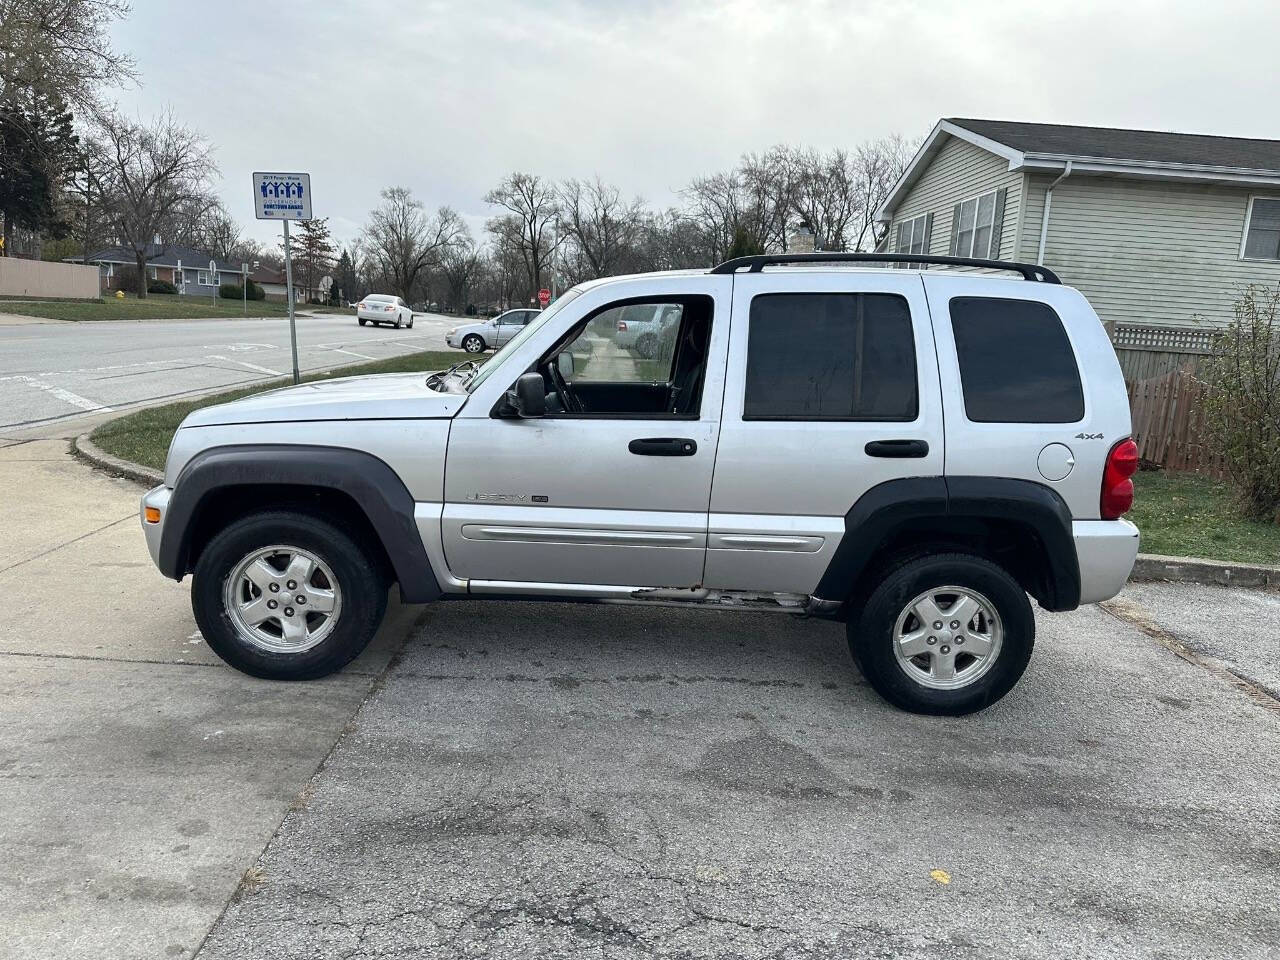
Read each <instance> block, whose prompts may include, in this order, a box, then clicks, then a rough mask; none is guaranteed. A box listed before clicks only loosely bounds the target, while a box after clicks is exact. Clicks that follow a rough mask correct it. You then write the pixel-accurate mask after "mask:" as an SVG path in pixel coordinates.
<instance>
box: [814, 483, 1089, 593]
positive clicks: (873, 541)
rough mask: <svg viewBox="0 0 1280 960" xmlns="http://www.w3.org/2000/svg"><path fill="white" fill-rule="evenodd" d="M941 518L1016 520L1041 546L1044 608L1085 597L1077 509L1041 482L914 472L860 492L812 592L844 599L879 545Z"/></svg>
mask: <svg viewBox="0 0 1280 960" xmlns="http://www.w3.org/2000/svg"><path fill="white" fill-rule="evenodd" d="M931 518H936V519H943V518H945V519H955V520H966V519H967V520H1001V521H1006V522H1007V521H1013V522H1015V523H1017V524H1020V525H1022V526H1025V527H1028V528H1030V530H1031V531H1032V532H1033V533H1034V534H1035V536H1036V539H1037V540H1038V541H1039V543H1040V545H1041V546H1042V547H1043V550H1044V555H1045V561H1046V570H1045V578H1044V580H1045V583H1044V596H1042V597H1038V598H1037V599H1039V601H1040V605H1041V606H1042V607H1044V608H1045V609H1046V610H1074V609H1075V608H1076V607H1077V606H1079V604H1080V564H1079V560H1078V558H1077V556H1076V547H1075V536H1074V533H1073V531H1072V526H1071V510H1070V509H1069V508H1068V507H1067V505H1066V503H1065V502H1064V501H1063V499H1062V497H1060V496H1059V495H1058V493H1057V492H1056V491H1054V490H1052V489H1050V488H1049V487H1047V486H1045V485H1044V484H1042V483H1036V482H1034V481H1031V480H1012V479H1009V478H1006V477H910V478H906V479H900V480H887V481H885V482H884V483H881V484H878V485H876V486H874V487H872V488H871V489H870V490H868V491H867V492H866V493H864V494H863V495H862V496H861V497H859V498H858V500H857V502H855V503H854V505H853V506H852V507H851V508H850V509H849V512H848V513H847V514H845V518H844V529H845V533H844V538H843V539H842V540H841V541H840V545H839V546H838V547H837V548H836V551H835V554H834V555H833V556H832V558H831V562H830V563H829V564H828V565H827V569H826V572H825V573H824V574H823V576H822V580H821V581H820V582H819V584H818V586H817V588H816V589H815V591H814V596H815V597H817V598H819V599H827V600H833V601H841V602H843V601H844V600H845V599H847V597H848V595H849V591H850V590H851V589H852V587H853V584H854V583H856V582H857V580H858V578H859V577H860V576H861V575H862V574H863V573H864V572H865V571H866V569H867V565H868V564H869V563H870V561H871V559H872V557H873V556H875V554H876V552H877V551H878V550H879V549H880V548H881V547H882V546H883V545H884V544H885V543H887V542H888V540H889V539H890V537H891V536H892V535H893V534H894V532H895V531H897V530H898V529H900V528H901V527H902V526H903V525H905V524H909V523H916V522H920V521H927V520H929V519H931Z"/></svg>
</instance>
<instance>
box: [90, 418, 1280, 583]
mask: <svg viewBox="0 0 1280 960" xmlns="http://www.w3.org/2000/svg"><path fill="white" fill-rule="evenodd" d="M71 452H72V453H73V454H74V455H75V456H77V457H79V458H80V459H81V460H84V461H86V462H88V463H91V464H92V465H93V466H95V467H100V468H102V469H103V470H107V471H110V472H111V473H114V474H116V475H117V476H121V477H127V478H128V479H130V480H132V481H134V482H135V483H140V484H142V485H143V486H147V487H154V486H156V485H157V484H160V483H163V482H164V474H163V473H161V472H160V471H159V470H152V469H151V468H150V467H144V466H142V464H140V463H131V462H130V461H128V460H122V459H120V458H119V457H113V456H112V455H111V454H109V453H107V452H106V451H105V450H103V449H101V448H100V447H98V446H97V445H96V444H94V443H93V441H91V440H90V439H89V435H88V434H87V433H82V434H80V436H78V437H76V438H75V439H74V440H72V441H71ZM1129 579H1130V580H1131V581H1134V582H1136V583H1150V582H1163V583H1204V584H1211V585H1214V586H1221V587H1253V588H1255V589H1262V590H1280V567H1269V566H1264V565H1263V564H1257V563H1230V562H1226V561H1222V560H1202V559H1200V558H1198V557H1164V556H1160V555H1159V554H1154V553H1140V554H1138V559H1137V560H1136V561H1135V562H1134V564H1133V572H1132V573H1130V574H1129Z"/></svg>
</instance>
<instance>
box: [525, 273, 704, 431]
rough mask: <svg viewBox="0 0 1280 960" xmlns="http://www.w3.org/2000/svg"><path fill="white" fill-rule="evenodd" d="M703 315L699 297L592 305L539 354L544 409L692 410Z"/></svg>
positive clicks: (575, 412) (697, 397)
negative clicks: (555, 344) (562, 338)
mask: <svg viewBox="0 0 1280 960" xmlns="http://www.w3.org/2000/svg"><path fill="white" fill-rule="evenodd" d="M711 314H712V300H711V298H710V297H706V296H680V297H673V298H671V299H665V298H656V299H644V300H628V301H624V302H620V303H617V304H611V305H609V306H607V307H605V308H603V309H602V310H598V311H596V312H595V313H594V314H593V315H592V316H591V317H589V318H588V319H587V320H586V321H584V323H582V324H581V325H579V327H578V328H577V329H575V330H574V331H573V332H571V333H570V334H569V337H568V340H567V341H563V342H562V344H563V345H562V346H560V347H558V348H557V349H556V350H555V351H553V353H552V355H551V356H549V357H547V358H544V365H543V367H544V369H545V370H546V377H547V379H548V380H549V381H550V382H549V389H550V392H551V393H552V394H553V395H554V396H551V397H548V401H549V403H550V409H551V410H552V411H553V413H552V415H557V414H559V415H567V416H665V417H696V416H697V415H698V411H699V407H700V404H701V397H702V384H703V380H704V375H705V372H706V364H707V347H708V343H709V339H710V335H711ZM562 394H567V396H562Z"/></svg>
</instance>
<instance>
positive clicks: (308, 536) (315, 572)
mask: <svg viewBox="0 0 1280 960" xmlns="http://www.w3.org/2000/svg"><path fill="white" fill-rule="evenodd" d="M386 602H387V582H386V580H385V579H384V578H383V576H382V574H381V567H380V565H379V564H378V563H377V562H375V560H374V558H372V557H370V556H369V555H368V554H367V553H366V552H365V551H364V550H363V549H362V548H361V547H360V545H359V544H358V543H357V542H356V540H354V539H353V538H352V537H351V536H350V535H348V534H347V533H346V532H345V531H343V530H341V529H339V528H338V527H335V526H333V525H332V524H329V523H326V522H325V521H323V520H320V519H318V518H316V517H312V516H309V515H307V514H303V513H293V512H285V511H273V512H270V513H261V514H257V515H254V516H250V517H245V518H244V519H242V520H238V521H236V522H235V523H233V524H231V525H230V526H229V527H227V528H226V529H225V530H223V531H222V532H221V533H219V534H218V535H217V536H215V537H214V538H213V539H212V540H211V541H210V542H209V544H208V546H206V547H205V549H204V551H203V552H202V553H201V554H200V559H199V561H198V562H197V564H196V569H195V575H194V579H193V582H192V585H191V608H192V610H193V611H194V613H195V617H196V623H197V624H198V625H199V627H200V633H201V634H202V635H203V636H204V639H205V642H206V643H208V644H209V647H210V649H211V650H213V652H214V653H216V654H217V655H218V656H220V657H221V658H222V659H223V660H225V661H226V662H227V663H229V664H230V665H231V666H233V667H235V668H236V669H237V670H242V671H244V672H245V673H248V674H251V675H252V676H255V677H265V678H267V679H270V680H310V679H314V678H316V677H323V676H326V675H328V674H330V673H333V672H334V671H336V670H341V669H342V668H343V667H344V666H346V665H347V664H348V663H350V662H351V661H352V660H354V659H355V658H356V657H357V656H358V655H359V654H360V652H361V651H362V650H363V649H364V648H365V647H366V646H367V645H368V643H369V641H370V640H371V639H373V635H374V634H375V633H376V632H377V630H378V625H379V623H381V621H382V615H383V612H384V611H385V609H386Z"/></svg>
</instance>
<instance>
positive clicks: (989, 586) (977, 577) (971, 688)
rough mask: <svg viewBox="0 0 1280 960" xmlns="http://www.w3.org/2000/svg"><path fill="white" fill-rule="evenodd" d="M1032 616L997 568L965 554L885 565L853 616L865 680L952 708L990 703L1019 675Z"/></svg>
mask: <svg viewBox="0 0 1280 960" xmlns="http://www.w3.org/2000/svg"><path fill="white" fill-rule="evenodd" d="M1035 632H1036V623H1035V616H1034V615H1033V613H1032V612H1031V604H1030V602H1029V601H1028V600H1027V595H1026V593H1025V592H1024V591H1023V589H1022V587H1021V586H1019V584H1018V582H1017V581H1016V580H1014V579H1013V577H1011V576H1010V575H1009V574H1008V573H1007V572H1006V571H1005V570H1004V569H1003V568H1001V567H998V566H996V565H995V564H994V563H991V562H990V561H989V560H986V559H984V558H982V557H978V556H973V555H970V554H961V553H952V554H940V555H937V556H928V557H921V558H919V559H916V560H912V561H909V562H907V563H905V564H904V565H902V566H901V567H898V568H897V569H895V570H893V571H892V572H890V573H889V574H888V575H886V576H885V578H884V579H883V580H881V581H880V583H879V584H878V585H877V586H876V588H875V589H874V590H873V591H872V593H871V595H870V597H869V598H868V599H867V602H866V604H865V606H864V607H863V608H862V612H861V616H858V617H855V618H852V619H851V620H850V622H849V648H850V650H851V651H852V653H853V657H854V659H855V660H856V661H857V663H858V666H859V667H860V668H861V669H862V673H863V675H864V676H865V677H866V678H867V682H868V683H870V684H871V686H872V687H873V688H874V689H875V691H876V692H877V693H879V694H880V695H881V696H882V697H884V698H885V699H886V700H888V701H889V702H890V703H892V704H894V705H895V706H898V707H901V708H902V709H904V710H910V711H911V712H913V713H927V714H940V715H949V716H958V715H961V714H966V713H972V712H973V711H975V710H981V709H982V708H983V707H987V706H990V705H991V704H993V703H995V702H996V701H998V700H999V699H1000V698H1001V697H1003V696H1004V695H1005V694H1006V693H1008V692H1009V691H1010V690H1011V689H1012V688H1013V686H1014V684H1016V683H1017V682H1018V679H1019V678H1020V677H1021V676H1022V673H1023V671H1024V670H1026V667H1027V661H1028V660H1029V659H1030V658H1031V648H1032V646H1033V644H1034V643H1035Z"/></svg>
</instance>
